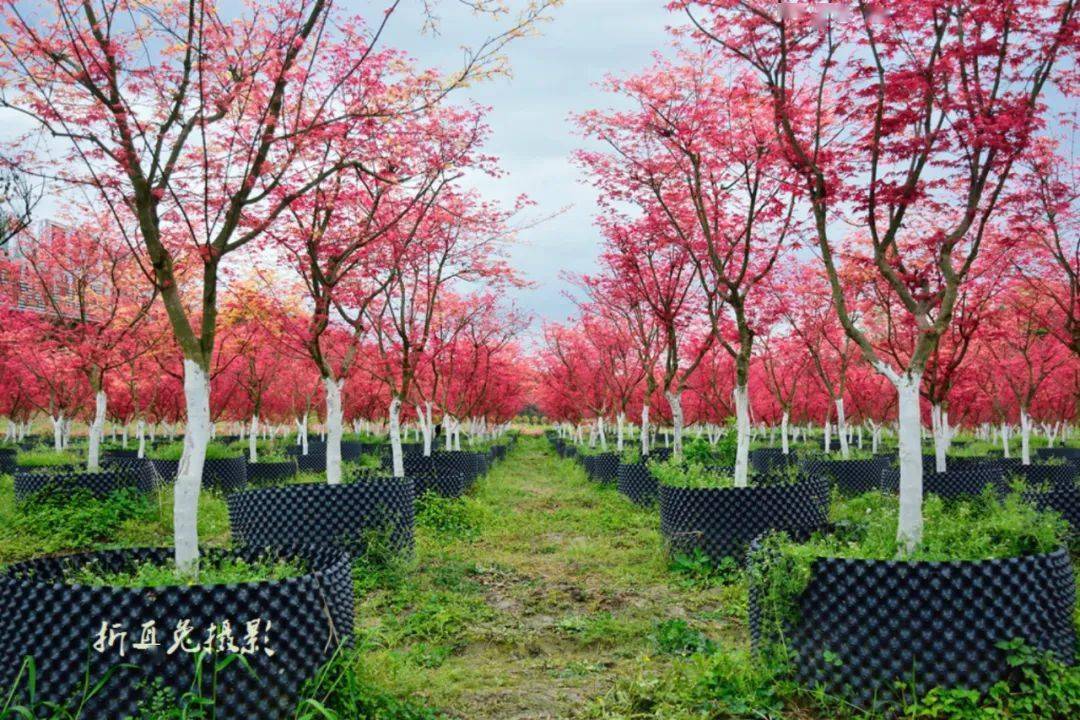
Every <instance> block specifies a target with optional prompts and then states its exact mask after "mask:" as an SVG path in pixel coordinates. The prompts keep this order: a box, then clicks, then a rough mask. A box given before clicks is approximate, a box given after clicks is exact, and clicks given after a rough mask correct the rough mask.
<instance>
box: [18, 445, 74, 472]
mask: <svg viewBox="0 0 1080 720" xmlns="http://www.w3.org/2000/svg"><path fill="white" fill-rule="evenodd" d="M82 462H83V461H82V459H80V458H79V456H78V455H76V454H75V453H72V452H67V451H60V452H57V451H55V450H45V449H37V450H31V451H30V452H24V453H19V454H18V455H17V456H16V457H15V464H16V465H18V466H19V467H25V468H42V467H63V466H65V465H80V464H82Z"/></svg>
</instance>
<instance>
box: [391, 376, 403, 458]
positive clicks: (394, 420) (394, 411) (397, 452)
mask: <svg viewBox="0 0 1080 720" xmlns="http://www.w3.org/2000/svg"><path fill="white" fill-rule="evenodd" d="M390 455H391V458H392V460H393V465H394V477H398V478H400V477H405V459H404V457H403V455H402V453H401V398H399V397H397V396H395V397H393V398H391V400H390Z"/></svg>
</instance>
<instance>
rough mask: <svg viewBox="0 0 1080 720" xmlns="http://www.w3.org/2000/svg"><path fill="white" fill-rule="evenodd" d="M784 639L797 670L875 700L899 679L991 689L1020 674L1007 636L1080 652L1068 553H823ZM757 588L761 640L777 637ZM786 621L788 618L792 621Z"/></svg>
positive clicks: (1067, 658)
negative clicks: (901, 558)
mask: <svg viewBox="0 0 1080 720" xmlns="http://www.w3.org/2000/svg"><path fill="white" fill-rule="evenodd" d="M811 573H812V577H811V580H810V584H809V586H808V587H807V588H806V590H805V591H804V592H803V593H802V594H801V595H800V596H799V597H798V598H797V599H796V616H797V617H796V619H795V620H794V621H793V622H787V623H786V629H785V633H784V640H785V642H786V645H787V648H788V650H789V651H790V652H791V654H792V658H793V664H794V672H795V676H796V678H797V679H798V680H799V681H800V682H802V683H803V684H805V685H808V686H821V687H823V688H825V689H826V690H828V691H829V692H830V693H832V694H836V695H841V696H843V697H846V698H848V699H849V700H851V701H852V702H854V703H856V704H857V705H860V706H863V707H867V706H870V705H872V704H873V703H874V701H875V698H877V699H878V700H885V699H888V698H890V697H892V695H893V693H895V683H897V682H901V683H905V684H906V685H908V686H910V684H911V682H912V681H913V680H914V683H915V686H916V688H917V689H918V690H919V691H925V690H926V689H928V688H931V687H943V688H955V687H965V688H974V689H978V690H983V689H985V688H986V687H988V686H989V685H991V684H992V683H994V682H995V681H997V680H1000V679H1002V678H1004V677H1005V676H1006V675H1008V673H1009V672H1010V667H1009V665H1008V662H1007V659H1006V653H1005V651H1003V650H1001V649H1000V648H998V647H997V643H999V642H1002V641H1007V640H1013V639H1015V638H1020V639H1023V640H1024V641H1025V643H1027V644H1028V645H1029V646H1031V647H1034V648H1038V649H1040V650H1044V651H1051V652H1054V653H1055V654H1057V656H1058V657H1059V658H1060V659H1061V660H1062V661H1064V662H1068V663H1071V662H1072V661H1073V659H1074V658H1073V652H1074V645H1075V641H1076V638H1075V631H1074V628H1073V623H1072V612H1073V599H1074V592H1075V579H1074V577H1073V569H1072V565H1071V563H1070V562H1069V557H1068V554H1067V553H1066V552H1065V551H1064V550H1059V551H1057V552H1054V553H1050V554H1046V555H1033V556H1028V557H1016V558H1004V559H999V560H983V561H978V562H895V561H888V560H850V559H837V558H822V559H819V560H816V561H815V562H814V564H813V567H812V571H811ZM760 602H761V598H760V593H759V592H757V590H756V588H751V594H750V623H751V636H752V638H753V641H754V645H755V646H756V647H757V648H759V649H760V648H761V647H762V645H763V644H764V643H769V642H771V641H773V640H774V639H775V636H774V632H775V631H774V628H775V623H772V622H763V617H767V616H763V614H762V610H763V609H762V607H761V604H760ZM782 624H784V623H782Z"/></svg>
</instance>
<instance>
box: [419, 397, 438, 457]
mask: <svg viewBox="0 0 1080 720" xmlns="http://www.w3.org/2000/svg"><path fill="white" fill-rule="evenodd" d="M421 423H422V426H423V430H424V457H431V440H432V436H433V435H434V434H435V424H434V423H433V422H432V421H431V402H425V403H424V414H423V415H422V416H421Z"/></svg>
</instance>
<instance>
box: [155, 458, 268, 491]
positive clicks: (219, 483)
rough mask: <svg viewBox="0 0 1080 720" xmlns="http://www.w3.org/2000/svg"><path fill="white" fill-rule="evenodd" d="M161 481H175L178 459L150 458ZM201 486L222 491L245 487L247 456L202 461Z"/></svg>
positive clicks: (178, 465)
mask: <svg viewBox="0 0 1080 720" xmlns="http://www.w3.org/2000/svg"><path fill="white" fill-rule="evenodd" d="M150 462H151V463H153V465H154V469H155V470H157V473H158V476H159V477H160V478H161V480H162V481H163V482H166V483H173V482H176V473H177V472H178V471H179V468H180V461H179V460H151V461H150ZM202 487H203V488H204V489H207V490H218V491H220V492H223V493H230V492H236V491H238V490H243V489H244V488H245V487H247V458H244V457H235V458H221V459H217V460H211V459H209V458H207V459H206V460H205V461H203V474H202Z"/></svg>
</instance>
